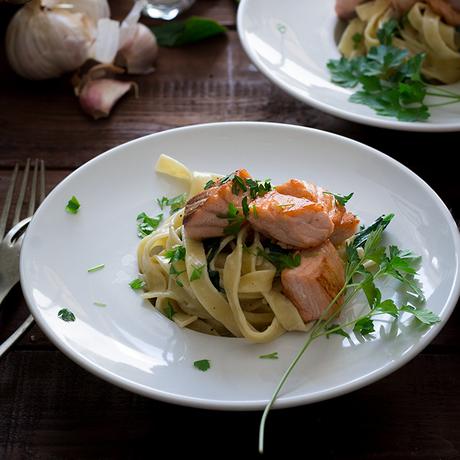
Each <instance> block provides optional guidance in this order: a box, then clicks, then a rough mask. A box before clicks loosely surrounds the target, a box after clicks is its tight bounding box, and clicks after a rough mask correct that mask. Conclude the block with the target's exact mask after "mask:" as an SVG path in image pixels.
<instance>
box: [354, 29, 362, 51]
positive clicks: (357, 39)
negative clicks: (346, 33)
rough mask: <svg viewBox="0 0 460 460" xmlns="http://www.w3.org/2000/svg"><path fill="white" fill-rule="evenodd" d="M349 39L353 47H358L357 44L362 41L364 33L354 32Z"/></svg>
mask: <svg viewBox="0 0 460 460" xmlns="http://www.w3.org/2000/svg"><path fill="white" fill-rule="evenodd" d="M351 39H352V40H353V49H358V47H359V45H360V44H361V43H362V42H363V39H364V35H363V34H360V33H359V32H356V33H355V34H354V35H353V36H352V37H351Z"/></svg>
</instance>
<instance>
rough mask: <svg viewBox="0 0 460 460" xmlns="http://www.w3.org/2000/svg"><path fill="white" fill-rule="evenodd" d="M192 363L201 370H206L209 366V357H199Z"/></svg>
mask: <svg viewBox="0 0 460 460" xmlns="http://www.w3.org/2000/svg"><path fill="white" fill-rule="evenodd" d="M193 365H194V366H195V367H196V368H197V369H198V370H200V371H202V372H206V371H207V370H208V369H209V368H210V367H211V363H210V362H209V359H200V360H198V361H195V362H194V363H193Z"/></svg>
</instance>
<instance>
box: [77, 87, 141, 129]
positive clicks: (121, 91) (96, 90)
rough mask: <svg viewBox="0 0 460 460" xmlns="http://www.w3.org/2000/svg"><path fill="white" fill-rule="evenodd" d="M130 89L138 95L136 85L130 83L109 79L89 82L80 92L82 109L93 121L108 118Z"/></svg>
mask: <svg viewBox="0 0 460 460" xmlns="http://www.w3.org/2000/svg"><path fill="white" fill-rule="evenodd" d="M131 88H134V91H135V95H136V97H137V95H138V87H137V84H136V83H134V82H132V81H126V82H125V81H119V80H113V79H110V78H100V79H98V80H90V81H88V82H87V83H86V84H85V86H83V88H82V90H81V92H80V105H81V107H82V109H83V110H84V111H85V112H86V113H87V114H88V115H91V116H92V117H93V118H94V119H95V120H97V119H99V118H103V117H108V116H109V115H110V111H111V110H112V108H113V106H114V105H115V104H116V102H117V101H118V100H119V99H120V98H121V97H123V96H124V95H125V94H126V93H127V92H128V91H129V90H130V89H131Z"/></svg>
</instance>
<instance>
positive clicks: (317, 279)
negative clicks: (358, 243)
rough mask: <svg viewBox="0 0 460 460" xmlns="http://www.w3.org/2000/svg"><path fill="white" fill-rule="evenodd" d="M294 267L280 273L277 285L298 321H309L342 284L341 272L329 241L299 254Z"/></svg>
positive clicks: (326, 304) (339, 303)
mask: <svg viewBox="0 0 460 460" xmlns="http://www.w3.org/2000/svg"><path fill="white" fill-rule="evenodd" d="M300 254H301V262H300V265H299V266H298V267H295V268H286V269H284V270H283V271H282V272H281V284H282V286H283V292H284V294H285V295H286V297H288V298H289V300H290V301H291V302H292V303H293V304H294V305H295V306H296V308H297V310H298V311H299V314H300V316H301V317H302V319H303V320H304V321H305V322H307V321H313V320H315V319H318V318H320V317H321V315H322V314H323V312H324V311H325V310H326V308H327V307H328V305H329V304H330V302H331V301H332V299H334V297H335V296H336V295H337V294H338V293H339V291H340V289H342V287H343V285H344V283H345V268H344V263H343V261H342V259H341V258H340V256H339V254H338V252H337V250H336V249H335V247H334V246H333V244H332V243H331V242H330V241H326V242H325V243H323V244H322V245H321V246H319V247H317V248H313V249H308V250H305V251H302V252H301V253H300ZM342 303H343V296H342V297H340V299H339V300H338V301H337V302H336V303H335V305H333V306H332V307H331V308H330V310H329V312H328V313H327V314H326V315H325V318H328V317H330V316H331V315H332V314H333V313H334V312H336V311H337V310H338V309H339V308H340V307H341V305H342Z"/></svg>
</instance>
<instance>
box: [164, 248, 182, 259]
mask: <svg viewBox="0 0 460 460" xmlns="http://www.w3.org/2000/svg"><path fill="white" fill-rule="evenodd" d="M185 253H186V251H185V246H182V245H177V246H174V247H172V248H171V249H168V250H167V251H166V252H165V253H164V256H165V258H166V259H169V263H174V262H177V261H179V260H185Z"/></svg>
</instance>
